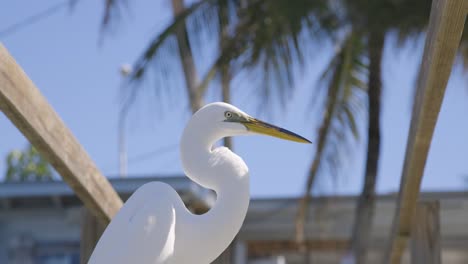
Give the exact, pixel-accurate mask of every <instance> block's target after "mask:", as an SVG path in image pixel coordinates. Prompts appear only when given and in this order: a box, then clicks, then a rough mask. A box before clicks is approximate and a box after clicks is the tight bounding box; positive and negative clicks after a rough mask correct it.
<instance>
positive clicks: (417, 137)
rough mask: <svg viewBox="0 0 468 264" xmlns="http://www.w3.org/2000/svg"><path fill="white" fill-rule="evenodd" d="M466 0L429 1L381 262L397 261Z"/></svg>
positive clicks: (458, 39)
mask: <svg viewBox="0 0 468 264" xmlns="http://www.w3.org/2000/svg"><path fill="white" fill-rule="evenodd" d="M467 5H468V1H466V0H433V2H432V8H431V14H430V18H429V31H428V33H427V37H426V44H425V47H424V55H423V62H422V65H421V67H422V69H421V75H420V81H419V82H418V89H417V94H416V98H415V103H414V107H413V114H412V118H411V127H410V131H409V136H408V144H407V146H406V154H405V163H404V166H403V172H402V177H401V183H400V192H399V195H398V200H397V206H396V207H397V210H396V214H395V218H394V219H393V226H392V233H391V235H390V243H389V245H388V247H387V248H386V251H385V253H384V259H383V261H382V263H388V262H390V263H400V260H401V255H402V253H403V251H404V250H405V248H406V243H407V240H408V238H409V236H410V230H411V224H412V217H413V213H414V210H415V208H416V203H417V200H418V197H419V189H420V185H421V180H422V176H423V173H424V167H425V164H426V159H427V155H428V151H429V147H430V144H431V140H432V135H433V132H434V127H435V125H436V122H437V117H438V115H439V111H440V106H441V104H442V100H443V98H444V93H445V88H446V86H447V82H448V79H449V77H450V73H451V69H452V65H453V62H454V60H455V55H456V53H457V49H458V46H459V43H460V39H461V36H462V32H463V26H464V24H465V17H466V6H467Z"/></svg>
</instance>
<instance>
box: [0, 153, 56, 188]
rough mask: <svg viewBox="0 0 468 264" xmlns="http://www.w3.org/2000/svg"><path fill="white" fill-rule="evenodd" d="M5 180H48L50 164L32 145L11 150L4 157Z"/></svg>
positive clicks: (50, 173) (50, 175)
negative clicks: (5, 166) (21, 149)
mask: <svg viewBox="0 0 468 264" xmlns="http://www.w3.org/2000/svg"><path fill="white" fill-rule="evenodd" d="M6 164H7V170H6V175H5V179H4V180H5V181H8V182H13V181H17V182H23V181H50V180H53V173H52V168H51V166H50V164H49V163H48V162H47V160H45V159H44V158H43V157H42V156H41V154H40V153H39V152H38V151H37V150H36V149H35V148H34V147H33V146H32V145H28V146H27V147H26V149H25V150H23V151H20V150H13V151H11V152H10V153H9V154H8V156H7V157H6Z"/></svg>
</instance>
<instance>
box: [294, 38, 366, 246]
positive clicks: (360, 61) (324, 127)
mask: <svg viewBox="0 0 468 264" xmlns="http://www.w3.org/2000/svg"><path fill="white" fill-rule="evenodd" d="M364 51H365V49H364V45H363V38H362V35H360V34H358V33H357V32H350V33H349V34H348V35H347V36H346V38H345V41H344V42H343V44H342V46H341V47H340V48H339V49H338V50H337V53H336V54H335V56H334V57H333V58H332V59H331V62H330V64H329V65H328V67H327V68H326V69H325V71H324V73H323V74H322V78H321V79H320V84H321V86H324V87H326V89H327V95H326V98H325V108H324V109H325V110H324V113H323V117H322V122H321V125H320V128H319V129H318V135H317V140H316V142H317V143H316V146H317V147H316V151H315V156H314V160H313V162H312V164H311V166H310V169H309V173H308V176H307V181H306V188H305V191H304V195H303V198H302V200H301V202H300V206H299V209H298V213H297V218H296V239H297V241H298V242H302V241H303V239H304V237H303V233H304V222H305V219H306V217H307V208H308V203H309V199H310V192H311V191H312V189H313V186H314V184H315V183H316V181H317V176H318V175H319V174H320V173H322V172H324V171H327V172H329V175H332V176H333V177H334V178H336V177H337V175H338V174H339V173H340V169H341V168H342V167H343V162H344V160H345V159H346V158H348V157H349V154H350V150H351V147H350V146H351V143H352V142H354V141H356V140H358V138H359V128H358V124H359V122H357V120H359V119H361V118H362V113H363V111H364V110H362V109H360V108H361V107H362V106H364V105H365V104H364V103H363V102H365V97H364V96H362V95H364V94H365V90H366V85H365V83H366V82H365V81H364V80H362V78H363V77H364V76H366V74H365V71H366V67H365V66H366V64H365V62H364V56H365V52H364Z"/></svg>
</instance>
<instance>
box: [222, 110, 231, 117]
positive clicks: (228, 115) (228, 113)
mask: <svg viewBox="0 0 468 264" xmlns="http://www.w3.org/2000/svg"><path fill="white" fill-rule="evenodd" d="M224 116H225V117H226V118H231V117H232V113H231V112H229V111H226V112H225V113H224Z"/></svg>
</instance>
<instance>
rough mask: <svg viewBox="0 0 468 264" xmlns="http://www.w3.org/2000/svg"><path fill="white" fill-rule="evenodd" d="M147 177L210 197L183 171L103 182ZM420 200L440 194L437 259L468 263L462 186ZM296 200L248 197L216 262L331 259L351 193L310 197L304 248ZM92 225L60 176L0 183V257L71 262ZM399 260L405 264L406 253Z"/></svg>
mask: <svg viewBox="0 0 468 264" xmlns="http://www.w3.org/2000/svg"><path fill="white" fill-rule="evenodd" d="M153 180H158V181H164V182H166V183H168V184H170V185H172V186H173V187H174V188H175V189H176V190H177V191H178V192H179V194H180V195H181V197H182V198H183V200H184V201H185V203H186V204H187V206H188V207H189V208H190V209H191V210H193V211H198V212H203V211H206V210H207V208H209V206H210V205H211V204H212V203H213V202H214V200H215V195H214V194H213V193H212V192H210V191H206V190H204V189H202V188H201V187H199V186H198V185H196V184H194V183H192V182H190V181H189V180H188V179H187V178H186V177H166V178H155V177H144V178H134V177H129V178H125V179H112V180H111V183H112V185H113V186H114V188H115V189H116V191H117V192H118V193H119V194H120V195H121V197H122V199H127V198H128V197H129V196H130V194H131V193H133V192H134V191H135V190H136V189H137V188H138V187H139V186H141V185H142V184H144V183H146V182H148V181H153ZM422 199H427V200H439V201H440V205H441V233H442V260H443V263H452V264H458V263H460V264H461V263H468V250H467V249H468V193H462V192H457V193H447V192H443V193H423V194H422ZM394 203H395V196H394V195H387V196H380V197H379V199H378V202H377V208H376V216H375V220H374V227H373V241H372V243H371V244H372V246H371V249H370V254H369V260H370V262H369V263H379V262H380V261H379V258H380V253H381V250H382V249H383V247H384V246H385V241H386V240H385V239H386V238H387V237H388V235H389V233H390V232H389V229H390V225H391V221H392V219H393V213H394V209H395V208H394ZM296 206H297V200H296V199H288V198H274V199H253V200H252V201H251V204H250V207H249V212H248V215H247V218H246V220H245V222H244V226H243V228H242V230H241V231H240V233H239V235H238V237H237V238H236V240H235V241H234V243H233V244H232V246H231V247H230V248H229V249H228V250H226V252H224V253H223V255H221V256H220V257H219V259H218V260H217V261H216V263H233V264H245V263H249V264H273V263H275V264H283V263H307V262H308V263H339V262H340V259H341V258H342V257H343V254H344V252H345V250H346V248H347V246H348V243H349V237H350V233H351V227H352V222H353V219H354V207H355V197H327V198H325V197H322V198H317V199H314V200H313V202H312V204H311V206H310V210H309V218H308V221H307V224H306V239H307V243H306V247H305V249H306V250H304V248H302V249H301V250H299V249H298V246H297V245H296V244H295V243H294V217H295V215H296ZM92 225H98V224H97V222H96V221H93V217H92V216H90V215H89V213H87V211H86V210H85V209H84V208H83V207H82V204H81V202H80V201H79V199H78V198H77V197H76V196H75V195H74V194H73V192H72V190H71V189H70V188H69V187H68V185H66V184H65V183H63V182H25V183H3V184H0V263H13V264H20V263H21V264H23V263H24V264H33V263H34V264H36V263H37V264H78V263H80V254H89V250H91V249H89V248H88V249H87V248H86V246H84V247H80V242H81V241H89V239H92V236H93V232H99V228H93V227H92ZM84 227H86V228H84ZM404 262H405V263H409V253H408V252H406V253H405V256H404Z"/></svg>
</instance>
